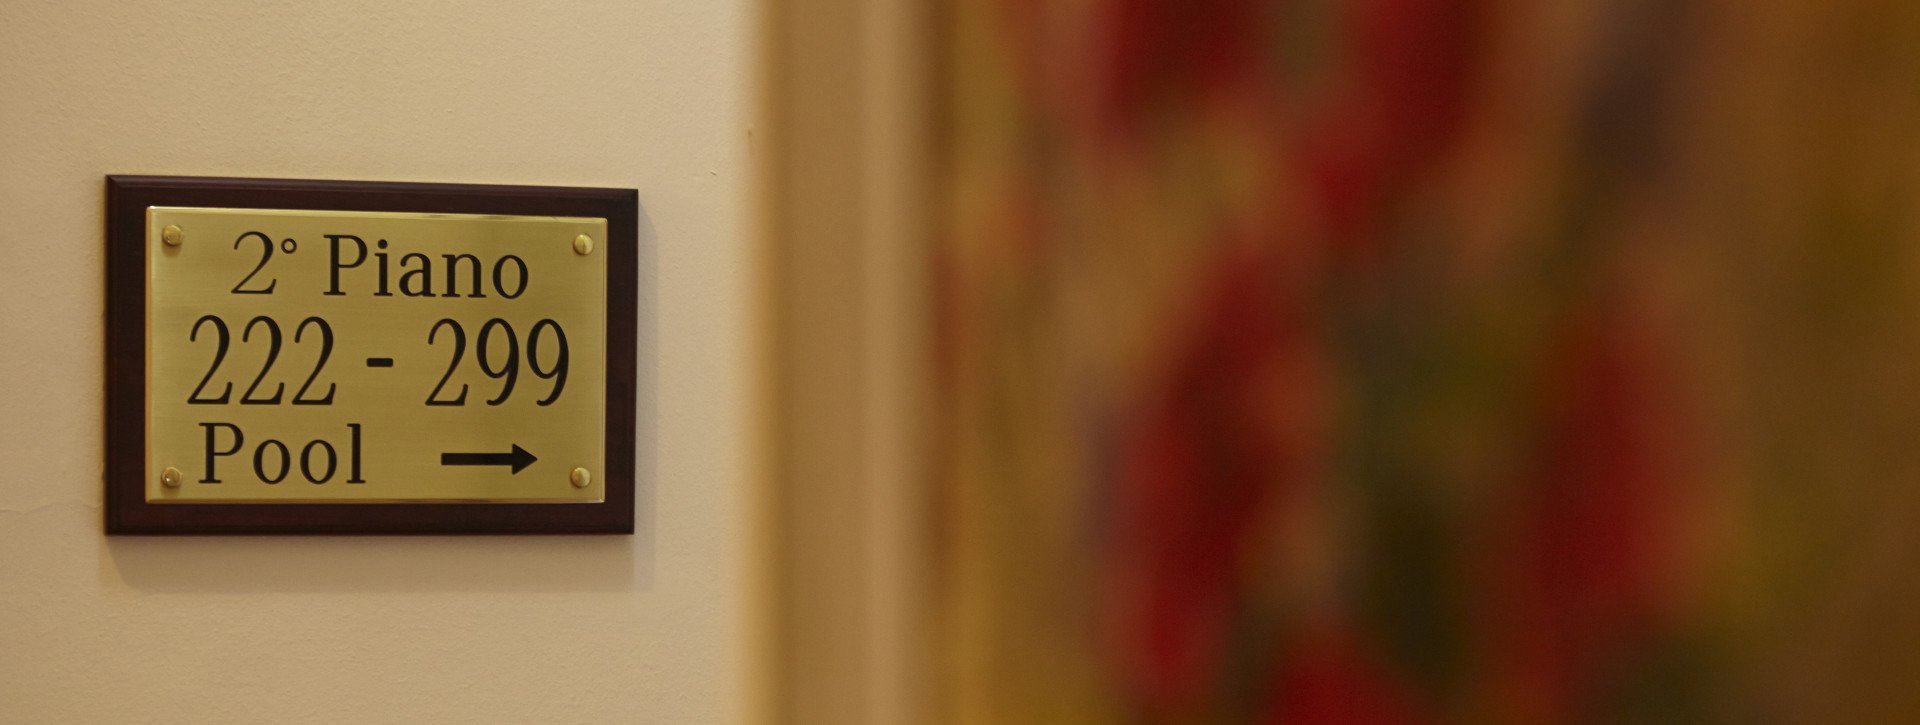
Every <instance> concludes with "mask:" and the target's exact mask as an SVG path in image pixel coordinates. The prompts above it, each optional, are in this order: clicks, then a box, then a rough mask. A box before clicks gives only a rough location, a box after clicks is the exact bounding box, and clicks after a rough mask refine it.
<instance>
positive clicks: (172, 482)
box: [160, 466, 180, 488]
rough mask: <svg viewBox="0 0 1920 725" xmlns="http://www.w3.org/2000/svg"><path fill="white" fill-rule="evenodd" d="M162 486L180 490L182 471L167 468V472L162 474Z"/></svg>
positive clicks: (171, 467)
mask: <svg viewBox="0 0 1920 725" xmlns="http://www.w3.org/2000/svg"><path fill="white" fill-rule="evenodd" d="M160 485H162V486H166V487H167V488H179V487H180V469H178V468H174V467H173V466H167V468H166V470H164V471H161V472H160Z"/></svg>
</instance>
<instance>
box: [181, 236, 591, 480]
mask: <svg viewBox="0 0 1920 725" xmlns="http://www.w3.org/2000/svg"><path fill="white" fill-rule="evenodd" d="M146 221H147V224H146V252H147V253H146V260H147V297H146V302H147V304H146V315H147V325H146V336H147V340H146V471H147V474H148V475H147V476H146V481H147V484H146V501H147V502H148V503H155V504H162V503H164V504H209V503H241V502H261V503H267V502H270V503H353V502H382V503H405V502H490V503H547V502H551V503H591V502H599V501H602V500H603V499H604V498H605V495H606V494H605V491H606V489H605V480H604V479H605V476H604V475H602V474H603V472H604V471H605V470H606V456H607V452H606V438H607V437H606V425H607V410H606V400H607V395H606V391H607V388H606V386H607V375H606V358H607V269H608V265H607V258H608V254H606V252H605V250H604V249H596V248H595V247H597V246H600V245H603V244H605V241H606V236H607V221H606V220H605V219H596V218H574V217H535V216H489V215H471V214H409V213H379V212H338V211H280V210H263V209H215V208H190V207H168V206H153V207H148V209H147V220H146Z"/></svg>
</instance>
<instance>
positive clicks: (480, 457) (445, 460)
mask: <svg viewBox="0 0 1920 725" xmlns="http://www.w3.org/2000/svg"><path fill="white" fill-rule="evenodd" d="M537 460H540V459H538V458H534V457H533V454H532V453H528V452H527V449H525V448H521V447H520V446H519V444H514V446H513V452H512V453H442V454H440V465H442V466H513V472H514V473H519V472H520V469H522V468H526V467H527V466H531V465H533V462H534V461H537Z"/></svg>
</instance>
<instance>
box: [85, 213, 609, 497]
mask: <svg viewBox="0 0 1920 725" xmlns="http://www.w3.org/2000/svg"><path fill="white" fill-rule="evenodd" d="M106 186H107V198H106V203H107V209H106V248H105V251H106V273H107V278H106V286H107V299H106V303H107V314H106V326H107V335H106V339H107V342H106V373H107V378H106V386H107V389H106V505H105V517H106V531H107V533H108V534H566V533H573V534H589V533H597V534H631V533H633V519H634V412H635V407H634V384H635V380H636V378H635V372H636V371H635V362H636V361H635V359H634V357H635V347H634V336H635V334H636V327H635V325H636V323H637V321H638V320H637V314H638V309H637V308H638V298H637V292H638V290H637V289H636V287H635V285H636V284H637V282H638V272H637V270H638V251H639V250H638V249H637V244H638V234H639V228H638V225H639V201H638V194H637V193H636V192H635V191H634V190H632V189H599V188H571V187H545V186H494V185H477V184H413V183H388V182H363V181H310V180H286V179H230V178H196V177H164V176H108V177H107V178H106ZM150 206H197V207H223V208H242V209H321V210H338V211H384V212H416V213H456V214H458V213H465V214H515V215H539V216H577V217H601V218H605V219H606V220H607V237H608V238H607V243H606V250H607V254H608V255H609V256H608V260H607V264H608V268H607V343H606V347H607V373H606V376H607V401H606V410H607V427H606V436H607V437H606V452H607V453H606V455H607V460H606V500H605V501H604V502H601V503H592V504H584V503H583V504H478V503H393V504H383V503H353V504H291V503H262V504H230V503H229V504H198V505H181V504H169V505H158V504H149V503H147V502H146V494H145V474H144V472H143V469H144V463H143V462H144V460H145V450H146V430H145V428H146V426H145V422H146V416H145V401H146V372H145V360H146V329H145V328H146V299H147V287H146V285H147V274H146V264H147V260H146V239H145V235H146V211H147V207H150Z"/></svg>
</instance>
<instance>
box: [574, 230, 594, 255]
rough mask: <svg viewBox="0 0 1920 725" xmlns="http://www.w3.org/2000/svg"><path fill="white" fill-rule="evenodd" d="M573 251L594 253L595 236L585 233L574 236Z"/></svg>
mask: <svg viewBox="0 0 1920 725" xmlns="http://www.w3.org/2000/svg"><path fill="white" fill-rule="evenodd" d="M573 253H574V254H578V255H581V256H586V255H589V254H592V253H593V237H589V236H587V235H585V234H582V235H580V236H577V237H574V238H573Z"/></svg>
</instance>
